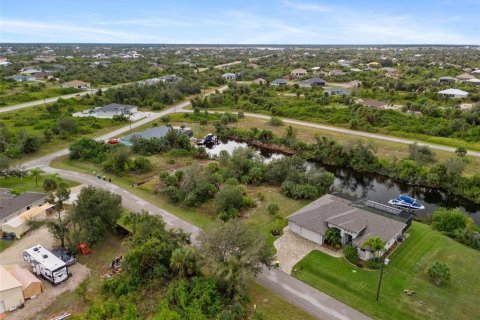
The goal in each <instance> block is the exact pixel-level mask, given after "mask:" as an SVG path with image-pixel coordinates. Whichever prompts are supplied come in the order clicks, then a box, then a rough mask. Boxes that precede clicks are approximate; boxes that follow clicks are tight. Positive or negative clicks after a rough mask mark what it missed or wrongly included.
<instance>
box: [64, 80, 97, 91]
mask: <svg viewBox="0 0 480 320" xmlns="http://www.w3.org/2000/svg"><path fill="white" fill-rule="evenodd" d="M62 88H75V89H80V90H88V89H90V83H88V82H85V81H80V80H72V81H68V82H64V83H62Z"/></svg>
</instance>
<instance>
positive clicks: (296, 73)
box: [290, 68, 307, 78]
mask: <svg viewBox="0 0 480 320" xmlns="http://www.w3.org/2000/svg"><path fill="white" fill-rule="evenodd" d="M306 75H307V70H305V69H303V68H296V69H293V70H292V71H291V72H290V76H291V77H292V78H300V77H305V76H306Z"/></svg>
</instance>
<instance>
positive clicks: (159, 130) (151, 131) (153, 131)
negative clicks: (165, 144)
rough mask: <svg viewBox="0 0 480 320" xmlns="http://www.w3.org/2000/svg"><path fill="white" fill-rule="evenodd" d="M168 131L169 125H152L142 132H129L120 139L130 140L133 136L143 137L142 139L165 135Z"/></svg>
mask: <svg viewBox="0 0 480 320" xmlns="http://www.w3.org/2000/svg"><path fill="white" fill-rule="evenodd" d="M168 131H170V128H169V127H165V126H161V127H152V128H148V129H146V130H145V131H142V132H135V133H132V134H129V135H128V136H126V137H125V138H122V140H127V141H130V140H132V139H133V138H137V139H138V138H144V139H151V138H161V137H164V136H166V135H167V133H168Z"/></svg>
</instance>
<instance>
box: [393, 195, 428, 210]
mask: <svg viewBox="0 0 480 320" xmlns="http://www.w3.org/2000/svg"><path fill="white" fill-rule="evenodd" d="M388 203H389V204H390V205H392V206H395V207H399V208H406V209H411V210H423V209H425V206H424V205H423V204H421V203H418V202H417V199H415V198H412V197H409V196H405V195H400V196H399V197H398V198H397V199H391V200H389V201H388Z"/></svg>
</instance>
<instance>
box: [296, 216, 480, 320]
mask: <svg viewBox="0 0 480 320" xmlns="http://www.w3.org/2000/svg"><path fill="white" fill-rule="evenodd" d="M408 233H409V237H408V238H407V240H406V241H405V242H404V243H403V244H401V245H400V246H399V247H398V248H397V249H396V250H395V251H394V252H393V253H392V254H391V255H390V257H389V258H390V260H391V262H390V264H389V265H388V266H386V267H385V270H384V274H383V282H382V287H381V294H380V301H379V302H376V301H375V295H376V289H377V285H378V279H379V272H378V271H367V270H363V269H360V268H357V267H354V266H353V265H351V264H350V263H348V262H347V261H346V260H345V259H344V258H334V257H331V256H329V255H326V254H324V253H322V252H319V251H313V252H311V253H310V254H309V255H307V256H306V257H305V258H304V259H303V260H301V261H300V262H299V263H298V264H297V265H296V266H294V268H293V269H296V270H297V271H296V272H294V276H295V277H297V278H298V279H300V280H302V281H304V282H306V283H308V284H310V285H312V286H313V287H316V288H318V289H320V290H321V291H323V292H325V293H327V294H329V295H331V296H332V297H334V298H336V299H338V300H340V301H343V302H344V303H346V304H348V305H350V306H352V307H354V308H356V309H358V310H360V311H362V312H363V313H365V314H367V315H369V316H371V317H373V318H375V319H392V320H394V319H395V320H397V319H465V320H466V319H480V285H479V284H480V272H479V270H480V269H479V265H480V252H479V251H476V250H474V249H471V248H469V247H467V246H464V245H462V244H460V243H458V242H455V241H454V240H452V239H450V238H448V237H446V236H444V235H442V234H441V233H439V232H437V231H433V230H432V229H431V228H430V226H428V225H424V224H420V223H417V222H414V223H413V225H412V228H411V229H410V230H409V231H408ZM434 261H441V262H444V263H446V264H447V265H448V266H449V267H450V269H451V273H452V277H451V280H450V282H449V283H447V284H445V285H443V286H436V285H434V284H433V283H432V282H430V280H429V278H428V276H427V275H426V269H427V268H428V266H429V265H430V264H432V263H433V262H434ZM404 289H408V290H413V291H415V292H416V295H415V296H414V297H409V296H407V295H406V294H405V293H404V292H403V290H404Z"/></svg>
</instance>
